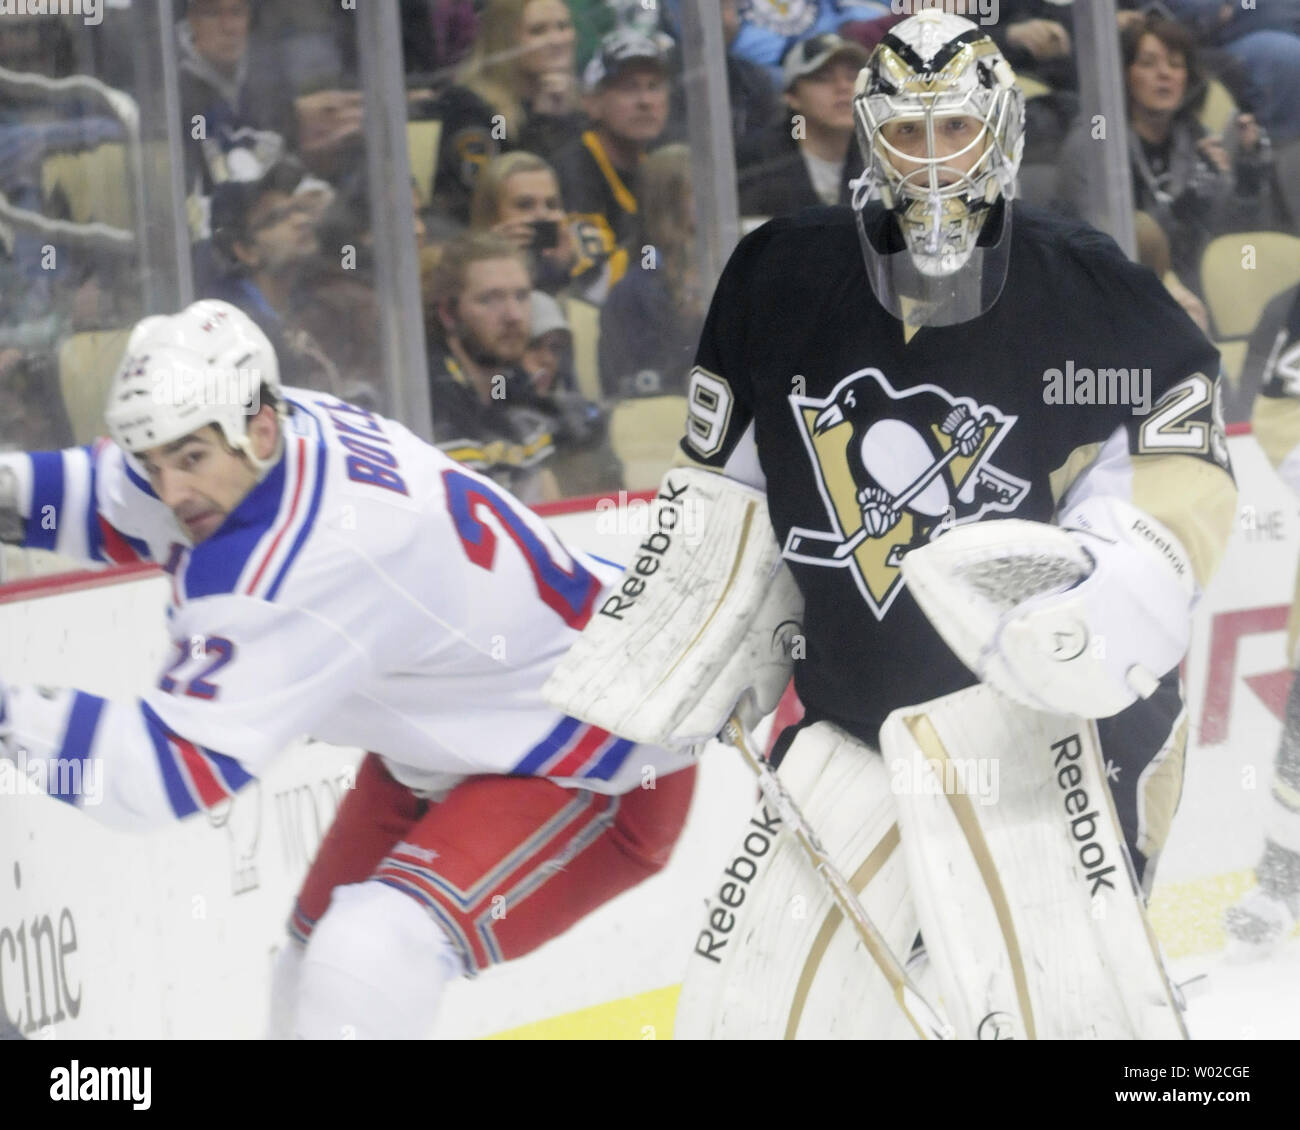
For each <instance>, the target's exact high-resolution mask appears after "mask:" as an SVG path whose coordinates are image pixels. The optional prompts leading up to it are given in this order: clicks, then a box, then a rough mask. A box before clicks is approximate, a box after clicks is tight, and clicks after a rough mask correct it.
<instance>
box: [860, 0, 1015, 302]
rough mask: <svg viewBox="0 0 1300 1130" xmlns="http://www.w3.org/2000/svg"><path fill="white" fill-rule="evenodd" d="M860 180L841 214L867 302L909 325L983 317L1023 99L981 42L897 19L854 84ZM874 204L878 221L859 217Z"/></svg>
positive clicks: (1001, 265) (939, 18)
mask: <svg viewBox="0 0 1300 1130" xmlns="http://www.w3.org/2000/svg"><path fill="white" fill-rule="evenodd" d="M853 107H854V118H855V125H856V131H857V136H858V143H859V145H860V146H861V147H862V153H863V159H864V163H865V171H864V173H863V175H862V177H861V178H860V179H859V180H857V181H855V182H854V185H853V187H854V198H853V207H854V210H855V212H856V213H857V218H858V233H859V236H860V237H861V241H862V248H863V254H864V255H865V256H866V260H867V274H868V277H869V278H870V280H871V285H872V288H873V290H874V291H875V294H876V297H877V298H878V299H879V300H880V302H881V304H882V305H883V306H885V308H886V309H887V310H889V311H890V313H892V314H893V315H894V316H895V317H898V318H899V319H901V320H903V321H906V322H908V323H910V324H913V325H952V324H954V323H957V322H964V321H968V320H970V319H972V318H976V317H978V316H979V315H981V314H983V313H984V312H985V311H986V310H988V309H989V307H991V306H992V305H993V303H994V302H995V301H997V297H998V295H999V294H1000V293H1001V291H1002V286H1003V284H1004V283H1005V281H1006V268H1007V259H1008V253H1009V248H1010V234H1011V209H1010V206H1009V202H1010V201H1011V200H1012V199H1013V198H1014V197H1015V192H1016V174H1017V172H1018V171H1019V168H1020V157H1021V153H1022V152H1023V150H1024V119H1025V110H1024V99H1023V96H1022V95H1021V93H1020V90H1019V88H1018V87H1017V86H1016V85H1015V75H1014V73H1013V72H1012V70H1011V67H1010V66H1009V65H1008V64H1007V61H1006V60H1005V59H1004V58H1003V57H1002V54H1001V52H1000V51H999V50H998V48H997V45H996V44H995V43H994V42H993V40H992V39H991V38H990V37H989V36H988V34H987V32H985V31H984V30H982V29H981V28H979V27H977V26H976V25H975V24H973V23H971V22H970V21H969V20H965V19H962V18H961V17H960V16H954V15H950V14H948V13H946V12H942V11H939V10H937V9H929V10H926V11H924V12H921V13H920V14H918V15H916V16H913V17H912V18H911V19H907V20H904V21H903V22H902V23H900V24H898V25H897V26H896V27H895V28H893V29H892V31H891V32H890V33H889V34H888V35H886V36H885V38H884V39H883V40H881V42H880V44H879V45H878V46H877V48H876V50H875V51H874V52H873V53H872V56H871V59H870V60H869V61H868V63H867V65H866V66H865V67H864V68H863V69H862V71H861V72H860V73H859V75H858V80H857V86H856V89H855V94H854V99H853ZM873 199H879V200H880V201H881V202H882V203H883V204H884V211H883V213H881V212H879V211H877V212H875V213H874V214H873V213H870V212H864V210H865V209H866V206H867V204H868V202H869V201H871V200H873Z"/></svg>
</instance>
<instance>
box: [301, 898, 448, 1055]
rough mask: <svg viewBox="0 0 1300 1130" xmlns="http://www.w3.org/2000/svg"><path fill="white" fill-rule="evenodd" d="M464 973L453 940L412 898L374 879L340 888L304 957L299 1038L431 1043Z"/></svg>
mask: <svg viewBox="0 0 1300 1130" xmlns="http://www.w3.org/2000/svg"><path fill="white" fill-rule="evenodd" d="M463 968H464V966H463V962H462V960H461V957H460V955H459V953H458V952H457V951H456V949H455V947H454V946H453V945H452V943H451V940H450V939H449V938H448V937H447V935H446V934H445V933H444V932H443V931H442V929H441V928H440V927H439V926H438V924H437V923H436V922H434V920H433V919H432V918H431V917H430V916H429V914H428V912H427V911H426V910H425V909H424V908H423V907H422V906H420V905H419V904H418V903H417V902H416V901H415V900H414V899H413V898H411V897H410V896H409V895H404V894H402V892H401V891H398V890H395V889H393V888H392V887H389V886H386V885H385V884H383V883H380V882H376V881H373V880H371V881H367V882H364V883H356V884H352V885H350V886H345V887H338V888H336V889H335V891H334V894H333V896H332V898H331V899H330V905H329V909H328V910H326V912H325V913H324V914H323V915H322V916H321V920H320V921H319V922H317V923H316V927H315V929H314V930H313V931H312V935H311V940H310V941H309V942H308V943H307V951H306V953H305V954H304V955H303V959H302V966H301V969H300V971H299V974H298V1008H297V1015H296V1020H295V1024H294V1035H295V1036H296V1037H297V1038H298V1039H303V1040H342V1039H355V1040H418V1039H422V1038H427V1037H428V1035H429V1032H430V1029H431V1028H432V1026H433V1022H434V1019H435V1017H436V1015H437V1010H438V1004H439V1002H440V1001H441V1000H442V994H443V990H444V989H445V987H446V985H447V983H448V982H449V981H450V980H452V979H453V978H454V977H457V976H459V975H460V973H461V972H463Z"/></svg>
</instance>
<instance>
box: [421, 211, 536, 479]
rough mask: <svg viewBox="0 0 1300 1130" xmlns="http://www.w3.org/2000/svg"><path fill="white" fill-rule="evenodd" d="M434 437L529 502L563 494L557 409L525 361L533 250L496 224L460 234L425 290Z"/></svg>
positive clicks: (450, 452)
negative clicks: (497, 231)
mask: <svg viewBox="0 0 1300 1130" xmlns="http://www.w3.org/2000/svg"><path fill="white" fill-rule="evenodd" d="M425 309H426V324H427V328H428V331H429V337H430V339H431V346H430V353H429V383H430V389H429V391H430V400H431V402H432V405H433V428H434V442H435V443H436V444H437V445H438V446H439V447H440V448H441V449H442V450H443V451H445V452H446V453H447V454H448V455H450V456H451V457H452V458H453V459H455V460H456V461H457V462H459V463H464V464H466V465H467V466H470V467H473V468H474V470H476V471H480V472H482V473H483V474H485V475H489V476H491V477H492V478H493V479H495V480H496V481H497V482H499V483H500V484H501V485H502V486H505V487H507V488H508V489H509V490H510V491H511V492H512V493H513V494H515V495H516V496H517V497H518V498H520V499H521V500H522V501H524V502H528V503H532V502H538V501H544V500H546V499H548V498H556V497H558V496H559V490H558V488H557V486H556V483H555V477H554V475H553V474H552V472H551V470H550V468H549V467H548V466H546V465H545V464H547V463H548V461H549V460H550V459H551V457H552V456H553V455H554V453H555V447H554V443H553V441H552V435H551V425H550V418H549V415H548V414H547V413H546V411H545V410H544V407H543V404H542V402H541V399H540V398H539V397H538V396H537V394H536V393H535V392H534V390H533V386H532V381H531V380H530V379H529V377H528V374H527V373H526V372H525V371H524V369H523V367H522V362H523V357H524V351H525V349H526V348H527V347H528V340H529V326H530V324H531V319H532V282H531V280H530V279H529V276H528V264H527V261H526V260H525V258H524V253H523V252H522V251H520V250H519V249H518V248H517V247H515V246H514V245H513V244H512V243H510V242H509V241H508V240H506V239H504V238H503V237H501V236H497V235H492V234H490V233H482V234H477V235H467V236H463V237H462V238H461V239H458V240H456V241H455V242H454V243H452V244H450V245H449V246H448V247H447V249H446V250H445V251H444V252H443V255H442V258H441V259H440V260H439V262H438V265H437V267H436V268H435V269H434V272H433V275H432V278H431V280H430V285H429V289H428V291H427V293H426V294H425Z"/></svg>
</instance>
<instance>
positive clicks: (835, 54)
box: [740, 34, 867, 216]
mask: <svg viewBox="0 0 1300 1130" xmlns="http://www.w3.org/2000/svg"><path fill="white" fill-rule="evenodd" d="M866 61H867V53H866V51H864V50H863V49H862V48H861V47H859V46H858V45H857V44H856V43H852V42H850V41H848V40H846V39H841V38H840V37H839V36H838V35H833V34H827V35H816V36H813V37H812V38H811V39H805V40H803V41H802V42H801V43H796V44H795V45H794V46H793V47H791V48H790V50H789V51H788V52H787V53H786V56H785V60H784V62H783V64H782V75H783V79H784V83H783V85H784V91H785V94H784V97H785V102H786V107H787V113H786V114H784V115H783V116H782V117H781V118H779V119H777V120H776V121H775V122H773V124H772V126H771V128H770V129H769V130H768V132H767V134H766V135H765V136H764V139H763V143H762V146H761V148H760V150H759V152H758V154H757V155H756V156H755V157H754V158H753V159H752V160H751V161H750V162H747V164H746V168H745V172H744V175H743V176H742V177H741V180H740V213H741V215H742V216H782V215H785V214H786V213H788V212H795V211H797V210H798V209H800V208H806V207H809V206H811V205H815V204H847V203H848V202H849V182H850V181H851V180H852V179H853V178H854V177H856V176H857V175H858V174H859V173H861V172H862V156H861V154H860V153H859V152H858V150H857V148H856V147H855V146H854V144H853V83H854V81H855V80H856V79H857V77H858V71H860V70H861V69H862V67H863V65H864V64H865V63H866Z"/></svg>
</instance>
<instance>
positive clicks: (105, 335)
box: [59, 330, 130, 444]
mask: <svg viewBox="0 0 1300 1130" xmlns="http://www.w3.org/2000/svg"><path fill="white" fill-rule="evenodd" d="M129 336H130V331H129V330H94V331H89V332H87V333H78V334H72V335H71V336H70V337H69V338H67V339H66V340H65V341H64V342H63V344H62V345H61V346H59V389H60V391H61V392H62V393H63V405H64V407H65V408H66V409H67V412H68V422H69V423H70V424H71V425H72V437H73V440H74V441H75V442H76V443H79V444H84V443H90V442H91V440H93V439H95V438H96V437H97V436H101V435H103V434H104V403H105V401H106V400H107V399H108V388H109V385H110V384H111V383H112V381H113V373H114V372H115V371H116V370H117V366H118V362H120V361H121V360H122V353H123V352H124V351H125V349H126V340H127V338H128V337H129Z"/></svg>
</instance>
